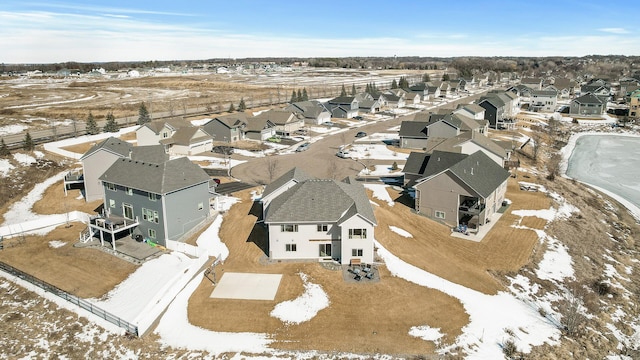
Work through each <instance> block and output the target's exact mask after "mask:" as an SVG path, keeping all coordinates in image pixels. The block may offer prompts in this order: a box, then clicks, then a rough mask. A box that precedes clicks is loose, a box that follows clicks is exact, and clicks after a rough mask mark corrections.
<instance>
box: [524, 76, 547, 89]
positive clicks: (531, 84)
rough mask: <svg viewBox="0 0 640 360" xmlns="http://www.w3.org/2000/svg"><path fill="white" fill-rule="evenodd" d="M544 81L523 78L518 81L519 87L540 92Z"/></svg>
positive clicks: (534, 78) (535, 78)
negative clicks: (522, 86)
mask: <svg viewBox="0 0 640 360" xmlns="http://www.w3.org/2000/svg"><path fill="white" fill-rule="evenodd" d="M543 81H544V79H542V78H537V77H525V78H522V79H521V80H520V85H524V86H526V87H528V88H530V89H531V90H542V83H543Z"/></svg>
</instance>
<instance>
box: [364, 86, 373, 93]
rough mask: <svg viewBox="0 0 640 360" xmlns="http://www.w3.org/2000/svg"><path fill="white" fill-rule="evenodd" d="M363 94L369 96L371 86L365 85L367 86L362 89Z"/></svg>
mask: <svg viewBox="0 0 640 360" xmlns="http://www.w3.org/2000/svg"><path fill="white" fill-rule="evenodd" d="M364 92H366V93H367V94H371V85H369V84H367V86H365V87H364Z"/></svg>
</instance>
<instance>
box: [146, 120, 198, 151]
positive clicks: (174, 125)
mask: <svg viewBox="0 0 640 360" xmlns="http://www.w3.org/2000/svg"><path fill="white" fill-rule="evenodd" d="M186 127H193V125H192V124H191V123H189V122H187V121H185V120H183V119H178V118H174V119H168V120H154V121H151V122H148V123H146V124H143V125H140V127H139V128H137V129H136V142H137V144H138V146H145V145H158V144H160V141H161V140H165V139H168V138H170V137H172V136H173V134H175V133H176V131H178V129H180V128H186Z"/></svg>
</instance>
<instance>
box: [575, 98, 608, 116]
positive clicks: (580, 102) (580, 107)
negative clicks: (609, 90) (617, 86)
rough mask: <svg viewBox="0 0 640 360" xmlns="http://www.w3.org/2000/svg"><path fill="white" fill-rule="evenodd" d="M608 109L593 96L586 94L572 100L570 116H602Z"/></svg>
mask: <svg viewBox="0 0 640 360" xmlns="http://www.w3.org/2000/svg"><path fill="white" fill-rule="evenodd" d="M605 109H606V103H603V102H602V100H601V99H600V98H599V97H598V96H595V95H593V94H584V95H582V96H580V97H577V98H575V99H573V100H571V104H570V105H569V114H573V115H602V113H604V111H605Z"/></svg>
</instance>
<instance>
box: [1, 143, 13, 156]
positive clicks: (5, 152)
mask: <svg viewBox="0 0 640 360" xmlns="http://www.w3.org/2000/svg"><path fill="white" fill-rule="evenodd" d="M9 155H11V151H10V150H9V148H8V147H7V144H5V142H4V139H0V157H8V156H9Z"/></svg>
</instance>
